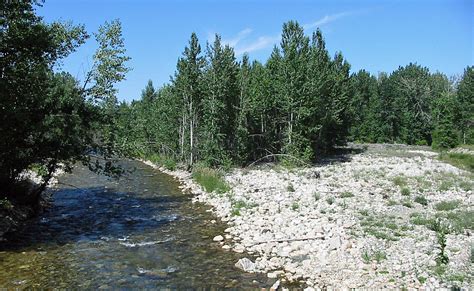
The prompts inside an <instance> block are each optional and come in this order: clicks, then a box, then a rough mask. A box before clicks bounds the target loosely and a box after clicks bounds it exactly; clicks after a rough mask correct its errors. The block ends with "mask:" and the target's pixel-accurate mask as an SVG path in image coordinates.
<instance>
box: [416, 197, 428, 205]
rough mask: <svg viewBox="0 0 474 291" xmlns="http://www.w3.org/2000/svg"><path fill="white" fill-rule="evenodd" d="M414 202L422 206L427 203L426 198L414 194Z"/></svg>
mask: <svg viewBox="0 0 474 291" xmlns="http://www.w3.org/2000/svg"><path fill="white" fill-rule="evenodd" d="M415 202H416V203H419V204H421V205H424V206H426V205H428V200H427V199H426V198H425V197H424V196H416V197H415Z"/></svg>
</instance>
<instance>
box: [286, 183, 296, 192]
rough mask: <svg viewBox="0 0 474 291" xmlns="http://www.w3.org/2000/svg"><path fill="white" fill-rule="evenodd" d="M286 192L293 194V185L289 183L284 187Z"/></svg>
mask: <svg viewBox="0 0 474 291" xmlns="http://www.w3.org/2000/svg"><path fill="white" fill-rule="evenodd" d="M286 190H287V191H288V192H295V187H293V185H292V184H291V183H290V184H288V186H287V187H286Z"/></svg>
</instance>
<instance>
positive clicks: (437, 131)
mask: <svg viewBox="0 0 474 291" xmlns="http://www.w3.org/2000/svg"><path fill="white" fill-rule="evenodd" d="M457 101H458V100H457V99H456V96H455V95H454V94H453V93H450V92H445V93H444V94H442V96H441V97H439V98H437V99H436V100H435V102H434V104H433V105H434V106H433V107H434V109H433V117H434V120H435V128H434V131H433V135H432V137H433V143H432V146H433V148H434V149H449V148H453V147H455V146H456V145H458V136H459V133H458V130H457V128H456V125H457V122H456V121H457V120H458V119H459V118H458V112H459V109H460V108H459V104H458V102H457Z"/></svg>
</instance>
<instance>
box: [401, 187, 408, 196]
mask: <svg viewBox="0 0 474 291" xmlns="http://www.w3.org/2000/svg"><path fill="white" fill-rule="evenodd" d="M400 193H401V194H402V195H403V196H410V189H409V188H407V187H403V188H402V189H401V190H400Z"/></svg>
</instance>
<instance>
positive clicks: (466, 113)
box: [457, 66, 474, 144]
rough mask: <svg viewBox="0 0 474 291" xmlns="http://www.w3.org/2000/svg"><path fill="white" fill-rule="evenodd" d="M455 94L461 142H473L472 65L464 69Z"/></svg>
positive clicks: (473, 73) (473, 80)
mask: <svg viewBox="0 0 474 291" xmlns="http://www.w3.org/2000/svg"><path fill="white" fill-rule="evenodd" d="M457 96H458V100H459V104H460V113H461V120H460V124H459V127H460V129H461V135H462V142H463V143H464V144H473V143H474V66H470V67H467V68H466V69H465V70H464V74H463V76H462V79H461V81H460V82H459V86H458V91H457Z"/></svg>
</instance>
